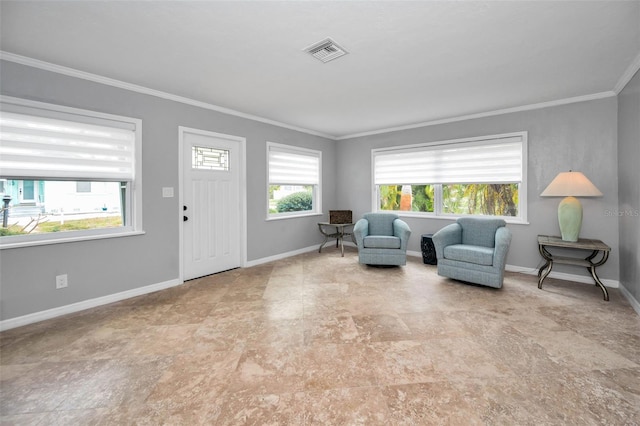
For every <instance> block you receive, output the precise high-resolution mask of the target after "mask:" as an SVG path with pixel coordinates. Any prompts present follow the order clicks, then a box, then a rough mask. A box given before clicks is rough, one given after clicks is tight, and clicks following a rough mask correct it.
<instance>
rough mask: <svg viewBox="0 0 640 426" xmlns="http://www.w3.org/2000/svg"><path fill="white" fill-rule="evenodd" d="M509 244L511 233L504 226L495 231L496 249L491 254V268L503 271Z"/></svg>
mask: <svg viewBox="0 0 640 426" xmlns="http://www.w3.org/2000/svg"><path fill="white" fill-rule="evenodd" d="M510 244H511V231H510V230H509V229H508V228H507V227H506V226H503V227H500V228H498V229H497V230H496V248H495V251H494V252H493V266H495V267H497V268H500V269H504V267H505V264H506V262H507V253H508V252H509V245H510Z"/></svg>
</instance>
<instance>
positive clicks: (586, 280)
mask: <svg viewBox="0 0 640 426" xmlns="http://www.w3.org/2000/svg"><path fill="white" fill-rule="evenodd" d="M505 270H507V271H510V272H520V273H521V274H527V275H538V268H525V267H522V266H515V265H507V266H506V267H505ZM548 278H555V279H558V280H565V281H573V282H576V283H583V284H591V285H593V284H594V281H593V278H591V276H590V275H589V276H587V275H576V274H567V273H565V272H553V271H551V273H550V274H549V275H548ZM600 281H602V284H603V285H604V286H605V287H609V288H619V287H620V281H618V280H609V279H606V278H600Z"/></svg>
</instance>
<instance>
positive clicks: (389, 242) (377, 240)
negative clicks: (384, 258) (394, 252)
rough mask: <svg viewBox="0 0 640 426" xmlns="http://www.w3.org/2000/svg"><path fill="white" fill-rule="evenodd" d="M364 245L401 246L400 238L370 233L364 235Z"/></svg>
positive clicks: (371, 246) (378, 246) (375, 246)
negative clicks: (366, 235)
mask: <svg viewBox="0 0 640 426" xmlns="http://www.w3.org/2000/svg"><path fill="white" fill-rule="evenodd" d="M364 246H365V247H367V248H390V249H399V248H400V238H398V237H391V236H388V235H369V236H368V237H364Z"/></svg>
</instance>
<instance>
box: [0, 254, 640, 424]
mask: <svg viewBox="0 0 640 426" xmlns="http://www.w3.org/2000/svg"><path fill="white" fill-rule="evenodd" d="M545 284H546V285H545V288H544V289H543V290H538V288H537V286H536V277H535V276H529V275H522V274H508V276H507V278H506V280H505V285H504V287H503V289H502V290H495V289H490V288H483V287H477V286H470V285H465V284H462V283H458V282H455V281H451V280H448V279H444V278H440V277H438V276H437V275H436V272H435V267H434V266H430V265H423V264H422V262H421V259H417V258H411V259H410V260H409V264H408V265H407V266H406V267H401V268H372V267H366V266H361V265H358V263H357V255H356V252H355V249H353V248H348V249H347V252H346V254H345V257H344V258H341V257H340V254H339V252H338V251H337V250H335V249H334V250H331V249H328V250H326V252H324V253H322V254H318V253H315V252H314V253H307V254H304V255H300V256H296V257H292V258H289V259H285V260H281V261H277V262H273V263H269V264H265V265H260V266H257V267H252V268H246V269H237V270H233V271H228V272H225V273H221V274H217V275H213V276H209V277H205V278H201V279H198V280H194V281H190V282H188V283H185V285H183V286H180V287H176V288H172V289H168V290H165V291H161V292H157V293H154V294H150V295H146V296H142V297H138V298H135V299H131V300H127V301H123V302H120V303H116V304H112V305H109V306H104V307H99V308H96V309H91V310H88V311H85V312H81V313H77V314H74V315H69V316H66V317H62V318H58V319H54V320H49V321H45V322H41V323H38V324H33V325H30V326H26V327H22V328H19V329H14V330H8V331H6V332H4V333H2V334H0V339H1V345H2V346H1V380H2V381H1V389H2V395H1V397H2V398H1V399H2V401H1V407H0V408H1V410H2V411H1V414H2V424H36V425H56V424H62V425H76V424H77V425H84V424H91V425H94V424H96V425H102V424H107V425H110V424H113V425H119V424H149V425H157V424H185V425H196V424H212V425H214V424H215V425H218V424H219V425H236V424H238V425H243V424H254V425H276V424H283V425H312V424H320V425H324V424H336V425H351V424H363V425H430V424H451V425H474V424H496V425H527V424H529V425H544V424H556V425H565V424H575V425H591V424H603V425H634V424H640V317H639V316H638V315H637V314H636V313H635V312H634V311H633V309H632V308H631V307H630V306H629V304H628V302H627V301H626V300H625V299H624V298H623V297H622V296H621V295H620V293H619V291H618V290H616V289H611V301H610V302H605V301H603V300H602V295H601V293H600V290H599V289H598V288H597V287H595V286H591V285H585V284H577V283H570V282H562V281H554V280H548V282H545Z"/></svg>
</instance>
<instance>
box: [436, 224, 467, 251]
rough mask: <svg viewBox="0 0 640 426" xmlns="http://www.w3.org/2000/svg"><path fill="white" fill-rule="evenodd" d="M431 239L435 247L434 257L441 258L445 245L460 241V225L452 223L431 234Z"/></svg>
mask: <svg viewBox="0 0 640 426" xmlns="http://www.w3.org/2000/svg"><path fill="white" fill-rule="evenodd" d="M432 239H433V245H434V246H435V249H436V257H437V258H438V259H442V258H444V248H445V247H446V246H450V245H452V244H460V243H462V227H461V226H460V225H458V224H457V223H452V224H450V225H447V226H445V227H444V228H442V229H440V230H439V231H438V232H436V233H435V234H433V237H432Z"/></svg>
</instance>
